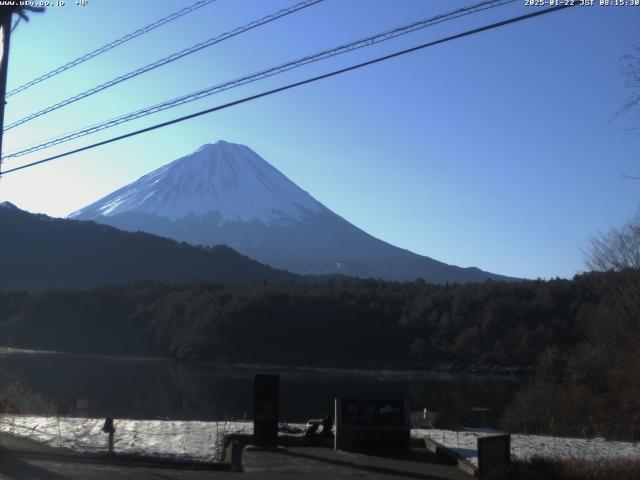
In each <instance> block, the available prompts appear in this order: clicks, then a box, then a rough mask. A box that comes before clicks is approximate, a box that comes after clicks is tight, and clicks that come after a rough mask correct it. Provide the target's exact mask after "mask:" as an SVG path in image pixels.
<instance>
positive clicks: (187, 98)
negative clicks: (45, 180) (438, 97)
mask: <svg viewBox="0 0 640 480" xmlns="http://www.w3.org/2000/svg"><path fill="white" fill-rule="evenodd" d="M514 1H516V0H487V1H483V2H480V3H477V4H474V5H471V6H467V7H462V8H459V9H457V10H454V11H452V12H448V13H444V14H440V15H437V16H435V17H430V18H427V19H423V20H420V21H417V22H413V23H411V24H408V25H404V26H401V27H397V28H394V29H393V30H388V31H386V32H383V33H378V34H375V35H372V36H369V37H366V38H362V39H360V40H357V41H353V42H350V43H347V44H343V45H340V46H338V47H334V48H330V49H327V50H323V51H321V52H318V53H315V54H312V55H307V56H305V57H302V58H299V59H297V60H293V61H290V62H287V63H285V64H282V65H278V66H276V67H271V68H268V69H266V70H262V71H259V72H257V73H253V74H250V75H245V76H243V77H240V78H237V79H234V80H231V81H227V82H224V83H221V84H218V85H214V86H211V87H208V88H206V89H203V90H199V91H197V92H193V93H190V94H187V95H183V96H180V97H177V98H174V99H171V100H167V101H165V102H162V103H159V104H156V105H152V106H150V107H146V108H143V109H141V110H136V111H134V112H130V113H127V114H125V115H121V116H119V117H115V118H112V119H110V120H107V121H104V122H102V123H98V124H94V125H91V126H89V127H85V128H83V129H80V130H76V131H74V132H71V133H67V134H64V135H61V136H58V137H56V138H54V139H51V140H48V141H46V142H42V143H40V144H37V145H34V146H31V147H27V148H23V149H21V150H18V151H14V152H10V153H8V154H7V155H5V156H4V157H3V159H8V158H15V157H21V156H24V155H27V154H29V153H33V152H36V151H39V150H43V149H46V148H50V147H53V146H55V145H59V144H61V143H66V142H69V141H71V140H74V139H76V138H80V137H84V136H86V135H90V134H93V133H96V132H99V131H101V130H105V129H108V128H111V127H115V126H116V125H120V124H122V123H125V122H129V121H132V120H136V119H138V118H141V117H144V116H147V115H151V114H153V113H157V112H161V111H163V110H167V109H170V108H174V107H177V106H179V105H183V104H185V103H189V102H192V101H195V100H200V99H202V98H205V97H208V96H210V95H214V94H216V93H219V92H222V91H225V90H230V89H232V88H236V87H239V86H241V85H246V84H248V83H252V82H255V81H258V80H262V79H264V78H268V77H271V76H274V75H278V74H280V73H284V72H286V71H289V70H292V69H294V68H299V67H302V66H304V65H307V64H309V63H314V62H317V61H320V60H324V59H326V58H330V57H334V56H336V55H341V54H343V53H347V52H351V51H354V50H357V49H360V48H364V47H368V46H371V45H375V44H377V43H381V42H384V41H387V40H391V39H393V38H396V37H399V36H401V35H406V34H408V33H411V32H414V31H416V30H420V29H423V28H427V27H430V26H433V25H436V24H438V23H442V22H445V21H449V20H453V19H455V18H459V17H462V16H466V15H470V14H473V13H477V12H480V11H483V10H488V9H490V8H496V7H499V6H503V5H506V4H509V3H513V2H514Z"/></svg>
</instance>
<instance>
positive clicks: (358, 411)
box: [342, 399, 405, 426]
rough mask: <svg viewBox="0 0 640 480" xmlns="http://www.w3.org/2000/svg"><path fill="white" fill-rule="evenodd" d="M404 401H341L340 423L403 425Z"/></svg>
mask: <svg viewBox="0 0 640 480" xmlns="http://www.w3.org/2000/svg"><path fill="white" fill-rule="evenodd" d="M404 416H405V412H404V401H401V400H362V399H345V400H343V401H342V423H343V424H344V425H372V426H375V425H386V426H394V425H395V426H402V425H404Z"/></svg>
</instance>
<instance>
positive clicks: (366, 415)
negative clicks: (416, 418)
mask: <svg viewBox="0 0 640 480" xmlns="http://www.w3.org/2000/svg"><path fill="white" fill-rule="evenodd" d="M335 412H336V434H335V440H334V448H335V449H336V450H346V451H351V452H365V453H367V452H371V453H374V452H375V453H382V454H386V453H392V452H394V453H395V452H401V451H406V450H408V449H409V441H410V429H411V427H410V423H409V406H408V403H407V402H406V401H405V400H380V399H362V398H336V400H335Z"/></svg>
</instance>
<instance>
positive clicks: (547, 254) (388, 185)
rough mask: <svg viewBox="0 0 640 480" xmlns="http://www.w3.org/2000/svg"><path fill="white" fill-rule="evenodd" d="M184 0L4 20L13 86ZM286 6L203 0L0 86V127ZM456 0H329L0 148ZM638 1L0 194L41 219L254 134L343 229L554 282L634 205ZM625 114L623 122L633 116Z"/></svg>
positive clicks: (416, 39)
mask: <svg viewBox="0 0 640 480" xmlns="http://www.w3.org/2000/svg"><path fill="white" fill-rule="evenodd" d="M193 1H194V0H184V1H183V0H137V1H136V2H129V1H125V0H89V2H88V4H87V5H86V6H83V7H81V6H75V5H74V4H75V1H74V0H67V2H66V3H67V5H66V6H65V7H61V8H49V9H48V10H47V11H46V13H44V14H42V15H33V16H32V17H31V21H30V22H29V23H24V22H22V23H20V24H19V26H18V27H17V28H16V30H15V31H14V33H13V36H12V43H11V47H12V48H11V56H10V68H9V89H12V88H15V87H17V86H19V85H21V84H23V83H25V82H26V81H29V80H31V79H32V78H34V77H36V76H38V75H40V74H42V73H45V72H46V71H49V70H50V69H52V68H55V67H57V66H59V65H61V64H63V63H66V62H67V61H69V60H71V59H73V58H75V57H77V56H79V55H82V54H84V53H86V52H88V51H90V50H93V49H94V48H96V47H99V46H101V45H103V44H105V43H107V42H109V41H111V40H114V39H115V38H117V37H120V36H122V35H124V34H127V33H129V32H131V31H133V30H135V29H136V28H139V27H141V26H143V25H146V24H148V23H150V22H151V21H153V20H155V19H157V18H160V17H162V16H164V15H166V14H169V13H171V12H173V11H176V10H178V9H179V8H181V7H182V6H187V5H190V4H192V3H193ZM293 3H295V1H289V2H287V1H281V0H268V1H264V0H217V1H216V2H214V3H212V4H211V5H208V6H206V7H203V8H202V9H200V10H198V12H197V13H193V14H190V15H186V16H184V17H182V18H181V19H179V20H177V21H175V22H173V23H170V24H168V25H165V26H163V27H160V28H158V29H156V30H155V31H153V32H151V33H149V34H147V35H144V36H142V37H140V38H138V39H136V40H133V41H131V42H129V43H127V44H126V45H124V46H121V47H118V48H116V49H113V50H111V51H110V52H108V53H106V54H104V55H101V56H100V57H98V58H95V59H93V60H91V61H88V62H86V63H84V64H83V65H81V66H79V67H77V68H74V69H71V70H69V71H68V72H65V73H63V74H61V75H59V76H58V77H56V78H54V79H51V80H48V81H46V82H43V83H41V84H40V85H38V86H35V87H33V88H31V89H29V90H26V91H25V92H22V93H20V94H18V95H15V96H13V97H10V98H9V99H8V104H7V107H6V120H7V122H11V121H14V120H17V119H19V118H22V117H23V116H25V115H27V114H30V113H32V112H33V111H35V110H39V109H40V108H43V107H45V106H47V105H49V104H52V103H55V102H57V101H60V100H63V99H65V98H67V97H69V96H72V95H74V94H76V93H79V92H80V91H83V90H85V89H87V88H91V87H93V86H95V85H97V84H99V83H102V82H104V81H106V80H109V79H111V78H113V77H115V76H117V75H121V74H123V73H126V72H128V71H130V70H132V69H134V68H136V67H138V66H141V65H143V64H146V63H150V62H151V61H154V60H156V59H158V58H160V57H163V56H166V55H168V54H170V53H173V52H174V51H178V50H180V49H182V48H186V47H188V46H190V45H192V44H194V43H197V42H199V41H202V40H204V39H206V38H209V37H211V36H214V35H216V34H218V33H223V32H226V31H228V30H231V29H233V28H235V27H238V26H240V25H243V24H245V23H248V22H249V21H252V20H254V19H257V18H260V17H262V16H264V15H267V14H270V13H272V12H274V11H276V10H278V9H280V8H284V7H287V6H289V5H292V4H293ZM468 3H471V2H470V1H466V2H462V1H454V0H446V1H445V0H394V1H391V0H385V1H383V0H325V1H324V2H321V3H320V4H318V5H316V6H313V7H310V8H307V9H305V10H303V11H301V12H299V13H296V14H294V15H290V16H288V17H286V18H283V19H281V20H278V21H276V22H273V23H271V24H269V25H265V26H263V27H260V28H258V29H255V30H253V31H251V32H248V33H246V34H244V35H241V36H239V37H236V38H233V39H231V40H228V41H225V42H224V43H222V44H219V45H216V46H213V47H211V48H208V49H206V50H204V51H201V52H198V53H196V54H193V55H191V56H190V57H188V58H186V59H182V60H179V61H178V62H175V63H173V64H172V65H169V66H165V67H162V68H160V69H158V70H156V71H154V72H151V73H148V74H145V75H142V76H140V77H138V78H136V79H133V80H131V81H128V82H126V83H124V84H122V85H119V86H116V87H114V88H112V89H110V90H107V91H105V92H102V93H99V94H97V95H94V96H92V97H91V98H90V99H87V100H84V101H81V102H78V103H76V104H74V105H71V106H68V107H65V108H63V109H60V110H58V111H57V112H53V113H51V114H49V115H45V116H43V117H41V118H39V119H36V120H34V121H32V122H29V123H27V124H25V125H23V126H20V127H17V128H15V129H14V130H11V131H9V132H8V133H7V134H6V136H5V147H4V148H5V152H10V151H11V150H15V149H17V148H19V147H22V146H25V145H30V144H33V143H37V142H39V141H40V140H42V139H46V138H49V137H52V136H55V135H58V134H60V133H65V132H67V131H70V130H74V129H77V128H80V127H84V126H86V125H90V124H93V123H97V122H100V121H102V120H105V119H109V118H111V117H114V116H117V115H120V114H122V113H127V112H129V111H132V110H135V109H138V108H142V107H145V106H148V105H151V104H154V103H157V102H160V101H163V100H166V99H169V98H173V97H176V96H178V95H181V94H185V93H189V92H192V91H195V90H198V89H201V88H204V87H207V86H210V85H214V84H216V83H220V82H222V81H225V80H229V79H232V78H235V77H238V76H241V75H243V74H246V73H252V72H254V71H257V70H260V69H263V68H266V67H270V66H272V65H275V64H278V63H282V62H286V61H288V60H292V59H295V58H298V57H301V56H304V55H306V54H309V53H313V52H315V51H318V50H320V49H323V48H327V47H331V46H335V45H339V44H341V43H343V42H347V41H350V40H355V39H358V38H361V37H364V36H367V35H370V34H373V33H376V32H379V31H383V30H387V29H390V28H392V27H396V26H399V25H403V24H406V23H410V22H412V21H415V20H417V19H422V18H426V17H430V16H433V15H435V14H438V13H443V12H446V11H449V10H452V9H454V8H456V7H460V6H463V5H466V4H468ZM531 11H533V10H532V7H525V6H524V2H515V3H514V4H511V5H508V6H504V7H501V8H497V9H493V10H490V11H487V12H483V13H480V14H478V15H472V16H469V17H466V18H463V19H458V20H454V21H451V22H446V23H444V24H441V25H438V26H435V27H432V28H428V29H425V30H422V31H419V32H415V33H412V34H409V35H407V36H405V37H402V38H399V39H395V40H392V41H389V42H386V43H384V44H381V45H377V46H375V47H372V48H366V49H362V50H360V51H357V52H352V53H350V54H347V55H343V56H340V57H337V58H334V59H331V60H326V61H323V62H319V63H316V64H314V65H310V66H306V67H303V68H301V69H298V70H295V71H291V72H288V73H285V74H283V75H279V76H276V77H273V78H271V79H267V80H265V81H261V82H258V83H255V84H252V85H247V86H244V87H241V88H238V89H234V90H231V91H228V92H225V93H222V94H217V95H214V96H212V97H209V98H207V99H203V100H200V101H197V102H193V103H190V104H188V105H185V106H182V107H179V108H176V109H173V110H169V111H167V112H164V113H160V114H156V115H152V116H149V117H146V118H145V119H141V120H137V121H135V122H131V123H128V124H125V125H122V126H120V127H117V128H114V129H110V130H107V131H105V132H103V133H102V134H98V135H95V136H92V137H85V138H84V139H81V140H77V141H74V142H72V143H70V144H65V145H64V146H59V147H56V148H53V149H50V150H47V151H45V152H39V153H35V154H32V155H30V156H28V157H22V159H21V160H20V161H17V160H13V161H11V160H10V161H8V162H7V164H6V166H5V168H10V167H11V166H16V165H19V164H21V163H22V162H23V161H25V162H26V161H32V160H37V159H39V158H42V157H43V156H45V154H46V155H48V154H53V153H57V152H62V151H66V150H67V149H69V148H71V147H76V146H82V145H85V144H87V143H90V142H93V141H97V140H100V139H104V138H108V137H111V136H113V135H115V134H118V133H124V132H127V131H129V130H131V129H133V128H140V127H143V126H146V125H149V124H151V123H156V122H159V121H162V120H166V119H170V118H173V117H176V116H179V115H181V114H186V113H190V112H192V111H195V110H199V109H203V108H206V107H209V106H213V105H217V104H220V103H224V102H226V101H229V100H233V99H236V98H240V97H243V96H246V95H249V94H252V93H255V92H259V91H262V90H265V89H268V88H273V87H275V86H279V85H282V84H285V83H289V82H292V81H295V80H300V79H303V78H306V77H308V76H312V75H314V74H319V73H323V72H326V71H329V70H332V69H334V68H337V67H340V66H346V65H349V64H351V63H355V62H358V61H363V60H365V59H369V58H373V57H375V56H379V55H382V54H385V53H389V52H392V51H395V50H399V49H402V48H407V47H409V46H413V45H416V44H418V43H423V42H426V41H430V40H434V39H437V38H440V37H443V36H447V35H450V34H452V33H456V32H459V31H462V30H465V29H469V28H472V27H475V26H479V25H481V24H484V23H489V22H493V21H497V20H499V19H504V18H507V17H510V16H514V15H518V14H523V13H527V12H531ZM634 44H636V45H637V44H640V7H599V6H594V7H575V8H572V9H568V10H566V11H563V12H556V13H554V14H552V15H548V16H543V17H541V18H537V19H534V20H530V21H527V22H523V23H518V24H515V25H512V26H507V27H505V28H501V29H498V30H495V31H491V32H485V33H481V34H479V35H476V36H473V37H467V38H465V39H462V40H457V41H453V42H450V43H447V44H444V45H439V46H436V47H433V48H429V49H426V50H423V51H420V52H418V53H414V54H410V55H407V56H404V57H402V58H397V59H394V60H391V61H388V62H384V63H382V64H378V65H375V66H371V67H367V68H366V69H362V70H359V71H356V72H351V73H348V74H345V75H342V76H339V77H334V78H331V79H328V80H325V81H322V82H319V83H315V84H312V85H307V86H304V87H302V88H299V89H296V90H293V91H288V92H286V93H282V94H278V95H275V96H271V97H269V98H264V99H261V100H258V101H255V102H251V103H248V104H244V105H241V106H238V107H234V108H231V109H228V110H225V111H221V112H217V113H214V114H212V115H208V116H204V117H200V118H198V119H195V120H191V121H188V122H184V123H181V124H178V125H175V126H172V127H169V128H166V129H161V130H158V131H155V132H152V133H149V134H146V135H143V136H139V137H135V138H131V139H128V140H125V141H122V142H118V143H115V144H111V145H109V146H105V147H101V148H97V149H94V150H91V151H88V152H84V153H81V154H78V155H74V156H72V157H67V158H65V159H61V160H58V161H55V162H51V163H49V164H47V165H43V166H40V167H36V168H31V169H27V170H24V171H21V172H17V173H14V174H10V175H6V176H5V177H4V178H3V179H2V180H1V182H0V200H9V201H11V202H13V203H15V204H17V205H18V206H19V207H21V208H24V209H26V210H29V211H33V212H43V213H47V214H49V215H53V216H65V215H67V214H68V213H70V212H72V211H74V210H76V209H78V208H81V207H83V206H85V205H86V204H88V203H90V202H93V201H95V200H96V199H98V198H100V197H102V196H104V195H106V194H107V193H109V192H111V191H113V190H115V189H116V188H118V187H120V186H122V185H124V184H126V183H129V182H131V181H133V180H135V179H137V178H138V177H140V176H141V175H143V174H145V173H147V172H148V171H150V170H152V169H154V168H157V167H159V166H161V165H164V164H166V163H168V162H170V161H172V160H174V159H176V158H178V157H180V156H182V155H185V154H187V153H190V152H191V151H193V150H195V149H197V148H198V147H199V146H201V145H202V144H205V143H211V142H214V141H216V140H218V139H224V140H227V141H231V142H238V143H242V144H245V145H248V146H250V147H251V148H252V149H254V150H255V151H256V152H257V153H259V154H260V155H262V156H263V157H264V158H265V159H266V160H267V161H269V162H270V163H271V164H273V165H274V166H275V167H276V168H278V169H279V170H281V171H282V172H283V173H284V174H286V175H287V176H288V177H289V178H290V179H292V180H293V181H294V182H296V183H297V184H298V185H299V186H301V187H302V188H304V189H305V190H307V191H308V192H309V193H311V194H312V195H313V196H314V197H315V198H317V199H318V200H320V201H321V202H322V203H324V204H325V205H326V206H328V207H329V208H331V209H332V210H333V211H335V212H336V213H338V214H340V215H341V216H343V217H344V218H346V219H347V220H349V221H350V222H352V223H354V224H355V225H357V226H358V227H360V228H362V229H364V230H365V231H367V232H369V233H371V234H372V235H374V236H376V237H378V238H381V239H383V240H385V241H387V242H389V243H392V244H395V245H397V246H400V247H404V248H407V249H410V250H412V251H414V252H416V253H420V254H423V255H428V256H430V257H433V258H436V259H438V260H441V261H444V262H447V263H451V264H456V265H462V266H470V265H475V266H478V267H480V268H482V269H485V270H489V271H493V272H497V273H502V274H507V275H514V276H520V277H529V278H536V277H543V278H547V277H555V276H562V277H570V276H572V275H573V274H575V273H577V272H579V271H582V270H583V269H584V268H585V267H584V254H583V249H584V248H586V246H587V239H588V237H589V236H590V235H592V234H595V233H597V232H598V231H604V230H607V229H608V228H610V227H611V226H615V225H619V224H621V223H622V222H624V221H625V220H627V219H629V218H631V217H632V216H633V215H634V213H635V212H636V210H637V208H638V194H639V192H640V182H634V181H630V180H625V179H623V178H622V177H621V176H620V172H626V173H629V174H635V175H640V162H639V161H638V151H639V150H640V137H639V136H638V135H635V134H633V133H629V132H628V131H627V130H626V129H627V128H629V127H632V126H634V125H637V122H638V121H639V120H638V119H635V120H634V119H633V118H630V117H616V116H615V113H616V112H617V111H618V109H619V108H620V107H621V106H622V105H623V104H624V102H625V101H626V99H627V98H628V97H629V95H630V93H631V92H630V91H629V90H628V89H625V87H624V79H623V77H622V75H621V73H620V68H621V66H622V63H621V60H620V59H621V57H622V56H623V55H624V54H625V53H628V52H629V51H630V49H631V47H632V45H634ZM634 121H635V123H634Z"/></svg>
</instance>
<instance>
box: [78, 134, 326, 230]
mask: <svg viewBox="0 0 640 480" xmlns="http://www.w3.org/2000/svg"><path fill="white" fill-rule="evenodd" d="M325 210H326V208H325V207H324V206H323V205H322V204H321V203H320V202H318V201H317V200H315V199H314V198H313V197H312V196H311V195H309V194H308V193H307V192H305V191H304V190H302V189H301V188H299V187H298V186H297V185H296V184H294V183H293V182H292V181H291V180H289V179H288V178H287V177H285V176H284V175H283V174H282V173H281V172H280V171H278V170H277V169H276V168H274V167H273V166H271V165H270V164H269V163H268V162H266V161H265V160H264V159H263V158H262V157H260V156H259V155H258V154H256V153H255V152H254V151H253V150H251V149H250V148H248V147H246V146H244V145H237V144H232V143H227V142H224V141H219V142H217V143H215V144H208V145H204V146H202V147H200V148H199V149H198V150H196V151H195V152H194V153H192V154H191V155H187V156H186V157H182V158H179V159H178V160H175V161H174V162H171V163H170V164H168V165H165V166H163V167H161V168H159V169H157V170H154V171H153V172H151V173H149V174H147V175H145V176H143V177H141V178H140V179H138V180H137V181H135V182H133V183H131V184H129V185H127V186H125V187H123V188H121V189H119V190H117V191H115V192H113V193H111V194H110V195H108V196H106V197H104V198H103V199H101V200H98V201H97V202H95V203H94V204H92V205H89V206H87V207H85V208H83V209H81V210H78V211H77V212H74V213H72V214H71V215H69V218H76V219H81V220H92V219H96V218H98V217H101V216H107V217H108V216H113V215H117V214H120V213H125V212H134V213H148V214H153V215H157V216H159V217H164V218H168V219H170V220H172V221H175V220H179V219H183V218H186V217H188V216H190V215H196V216H205V215H207V214H210V213H214V214H219V215H220V217H221V219H222V222H225V221H237V222H250V221H258V222H261V223H265V224H267V225H272V224H283V223H284V224H287V223H291V222H295V221H303V220H304V218H305V215H306V214H307V213H308V212H315V213H319V212H323V211H325Z"/></svg>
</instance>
